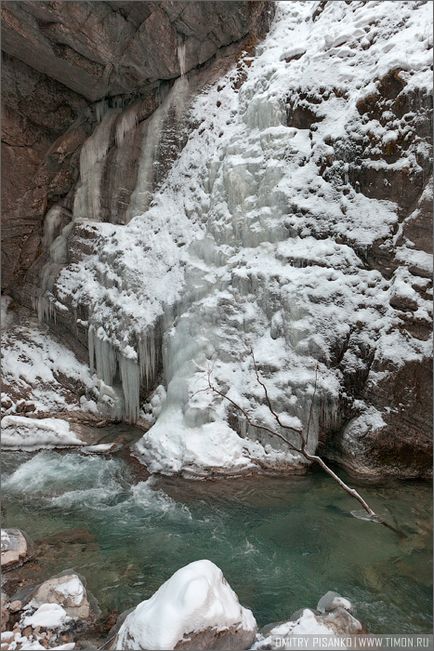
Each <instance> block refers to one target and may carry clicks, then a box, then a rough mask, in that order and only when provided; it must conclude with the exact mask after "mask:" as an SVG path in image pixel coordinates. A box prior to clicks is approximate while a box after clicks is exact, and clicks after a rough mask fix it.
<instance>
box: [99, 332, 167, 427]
mask: <svg viewBox="0 0 434 651" xmlns="http://www.w3.org/2000/svg"><path fill="white" fill-rule="evenodd" d="M88 346H89V365H90V370H91V372H92V373H93V372H96V374H97V376H98V378H99V379H100V380H101V386H100V400H102V402H104V398H105V399H106V402H107V403H108V404H107V408H108V410H109V411H110V416H111V417H112V418H119V419H121V418H123V419H125V420H127V421H128V422H130V423H135V422H136V421H137V420H138V418H139V409H140V388H141V387H144V390H145V391H149V390H150V389H151V387H152V385H153V383H154V382H155V378H156V375H157V373H158V371H159V368H160V359H161V334H159V328H158V327H156V328H155V329H153V330H151V331H149V333H147V334H141V335H140V336H139V337H138V340H137V352H136V351H134V350H133V349H131V356H130V357H127V356H126V355H124V354H122V353H121V352H120V351H119V349H117V348H115V346H114V345H113V343H112V342H111V341H110V339H109V338H108V337H107V336H106V335H105V333H104V330H103V328H101V327H100V328H98V329H97V330H96V331H95V328H94V326H93V325H89V328H88Z"/></svg>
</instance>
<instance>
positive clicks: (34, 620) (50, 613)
mask: <svg viewBox="0 0 434 651" xmlns="http://www.w3.org/2000/svg"><path fill="white" fill-rule="evenodd" d="M69 619H70V618H69V617H68V615H67V614H66V611H65V609H64V608H62V606H59V604H42V606H39V608H38V609H37V610H36V611H35V612H34V613H33V615H27V616H25V617H24V619H23V626H33V627H36V626H43V627H44V628H59V627H61V626H63V625H64V624H66V623H67V622H68V621H69Z"/></svg>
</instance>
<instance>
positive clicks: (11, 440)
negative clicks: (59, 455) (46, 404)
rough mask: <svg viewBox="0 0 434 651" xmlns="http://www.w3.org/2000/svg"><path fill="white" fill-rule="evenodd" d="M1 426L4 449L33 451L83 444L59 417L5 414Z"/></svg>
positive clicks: (68, 425)
mask: <svg viewBox="0 0 434 651" xmlns="http://www.w3.org/2000/svg"><path fill="white" fill-rule="evenodd" d="M1 428H2V436H1V443H2V447H3V448H4V449H9V450H27V451H33V450H41V449H45V448H65V447H74V446H77V445H84V441H82V440H81V439H79V438H78V437H77V436H76V434H74V432H73V431H72V430H71V426H70V424H69V423H68V422H67V421H66V420H61V419H60V418H26V417H24V416H5V417H4V418H2V421H1Z"/></svg>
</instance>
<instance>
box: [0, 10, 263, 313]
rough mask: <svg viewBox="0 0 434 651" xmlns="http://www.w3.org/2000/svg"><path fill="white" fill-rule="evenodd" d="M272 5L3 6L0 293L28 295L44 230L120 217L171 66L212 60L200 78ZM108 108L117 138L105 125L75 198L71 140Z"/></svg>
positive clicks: (258, 28) (27, 298)
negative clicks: (78, 200) (0, 268)
mask: <svg viewBox="0 0 434 651" xmlns="http://www.w3.org/2000/svg"><path fill="white" fill-rule="evenodd" d="M272 11H273V6H272V4H271V3H269V2H255V3H250V2H230V3H226V2H171V1H168V2H128V1H127V2H97V3H94V2H32V1H29V2H8V3H5V4H4V5H3V6H2V89H3V90H2V98H3V120H2V128H3V134H2V162H3V165H2V174H3V177H2V188H3V192H2V198H3V227H2V243H3V244H2V247H3V248H2V251H3V273H2V289H3V291H6V292H7V293H9V294H12V295H14V296H15V297H16V298H17V299H18V300H20V301H21V302H24V303H26V304H29V305H30V304H31V302H32V298H33V295H34V293H35V288H34V287H33V284H34V282H35V278H36V277H37V276H38V274H39V273H40V260H39V258H40V257H41V255H42V254H43V253H44V249H45V250H46V249H47V237H48V240H50V243H51V241H52V240H53V239H54V238H55V237H56V236H57V235H58V233H59V232H60V230H61V229H62V228H63V227H64V226H65V225H66V224H67V223H68V222H69V221H70V220H71V216H72V215H73V214H74V215H75V216H79V217H85V218H89V219H97V220H98V221H110V222H115V223H124V222H125V220H126V219H127V218H126V213H127V212H128V207H129V200H130V196H131V193H132V192H133V189H134V187H135V184H136V180H137V172H138V169H137V164H138V163H137V161H138V157H139V155H140V150H141V148H142V140H143V129H144V125H143V123H144V121H146V118H148V117H149V116H150V115H151V114H152V113H153V112H154V111H155V109H156V108H157V107H158V106H159V104H160V103H161V101H162V98H164V96H165V94H167V92H168V91H169V89H170V87H171V85H172V84H173V82H174V80H176V78H178V77H180V75H181V73H189V72H195V71H198V69H200V68H201V67H204V68H206V67H207V64H210V63H213V62H214V64H215V63H216V60H217V59H220V61H219V63H218V64H217V65H215V69H214V71H213V70H210V69H207V71H206V72H204V73H203V74H202V76H201V77H200V79H199V80H198V82H197V83H198V84H200V83H202V84H203V83H206V82H209V81H211V80H212V79H213V75H214V77H215V75H216V74H218V73H217V72H216V70H217V69H219V68H220V69H221V68H223V69H224V65H225V63H224V58H225V57H226V58H228V57H230V55H231V53H232V54H233V53H234V52H239V51H240V50H241V49H242V48H243V47H244V46H246V45H248V43H247V41H250V44H251V43H252V42H254V40H255V39H256V38H258V37H260V36H261V35H263V34H264V33H265V31H266V29H267V27H268V25H269V22H270V20H271V17H272ZM230 46H232V49H231V47H230ZM226 65H228V63H227V62H226ZM199 76H200V75H199ZM107 112H110V113H111V117H110V120H109V123H110V126H113V127H114V130H116V134H117V135H116V140H115V136H114V133H113V134H110V133H106V137H107V141H106V142H105V143H104V147H105V151H104V152H102V149H101V147H100V149H99V151H98V152H97V157H99V158H98V160H97V161H95V160H92V161H91V163H92V168H93V169H92V175H94V176H97V177H98V178H97V179H90V180H89V179H87V178H85V175H86V174H90V172H89V171H88V170H85V169H83V167H82V170H81V175H82V176H81V182H82V184H88V185H89V186H91V187H89V188H86V189H85V190H83V193H82V194H84V195H89V194H92V193H93V196H92V197H88V196H85V197H84V198H83V199H82V205H81V206H80V207H78V208H77V207H75V208H74V198H75V194H76V186H77V183H78V182H79V180H80V169H79V168H80V152H81V150H82V145H83V143H84V142H85V141H86V140H87V139H88V138H89V137H90V136H91V134H92V133H94V132H95V129H96V127H97V125H98V124H99V122H100V121H101V120H102V117H103V116H104V115H105V114H106V113H107ZM107 131H110V128H109V127H107ZM96 163H98V165H94V164H96ZM95 167H96V168H97V169H94V168H95ZM114 167H116V172H114V171H113V170H114ZM161 173H162V172H160V174H161ZM95 193H97V194H99V196H98V198H96V197H95ZM83 202H84V205H83ZM51 208H53V209H54V211H55V212H54V217H53V213H51V217H49V218H48V219H46V220H45V221H46V222H49V223H50V226H48V227H47V229H48V230H49V231H50V233H49V234H48V235H47V234H45V240H44V232H43V229H44V226H43V222H44V218H45V216H46V215H47V213H49V211H50V209H51ZM89 211H90V212H89ZM133 212H134V211H133ZM136 214H137V213H136ZM47 229H46V230H47ZM35 264H36V268H35V267H33V265H35Z"/></svg>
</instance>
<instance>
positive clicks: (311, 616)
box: [252, 591, 363, 651]
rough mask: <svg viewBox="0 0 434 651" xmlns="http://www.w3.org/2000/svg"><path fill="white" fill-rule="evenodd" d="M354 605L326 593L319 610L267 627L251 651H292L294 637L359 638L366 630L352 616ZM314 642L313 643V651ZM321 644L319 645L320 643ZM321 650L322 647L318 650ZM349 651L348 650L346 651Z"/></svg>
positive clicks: (302, 611)
mask: <svg viewBox="0 0 434 651" xmlns="http://www.w3.org/2000/svg"><path fill="white" fill-rule="evenodd" d="M351 610H352V604H351V602H350V601H349V600H348V599H345V598H344V597H341V596H340V595H339V594H338V593H337V592H331V591H330V592H327V593H326V594H325V595H324V596H323V597H321V599H320V600H319V602H318V606H317V610H316V611H314V610H311V609H310V608H304V609H303V610H301V611H297V612H296V613H295V614H294V615H293V616H292V618H291V619H290V620H289V621H287V622H281V623H279V624H275V625H269V626H266V627H265V628H264V629H263V630H262V631H261V633H259V634H258V636H257V641H256V643H255V644H254V645H253V647H252V649H255V651H256V650H259V649H261V650H264V651H265V649H267V650H271V649H291V648H294V646H293V640H292V641H291V639H292V638H293V636H294V635H318V636H322V635H345V636H348V635H357V634H360V633H362V632H363V626H362V624H361V622H359V620H358V619H356V618H355V617H354V616H353V615H352V614H351V612H350V611H351ZM314 644H315V641H314V640H312V645H313V647H312V648H317V647H315V646H314ZM318 644H319V642H318ZM318 648H320V647H318ZM343 648H346V647H343Z"/></svg>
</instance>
